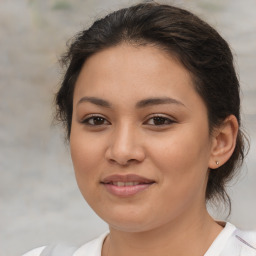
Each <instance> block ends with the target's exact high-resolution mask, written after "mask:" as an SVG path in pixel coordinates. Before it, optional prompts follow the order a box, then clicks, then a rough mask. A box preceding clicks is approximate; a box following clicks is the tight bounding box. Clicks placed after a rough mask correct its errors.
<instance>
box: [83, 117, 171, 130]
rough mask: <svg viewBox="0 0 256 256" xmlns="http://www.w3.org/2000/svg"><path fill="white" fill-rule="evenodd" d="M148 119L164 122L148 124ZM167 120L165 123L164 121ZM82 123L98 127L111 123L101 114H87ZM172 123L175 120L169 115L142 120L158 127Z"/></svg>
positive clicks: (146, 123)
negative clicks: (96, 122) (97, 122)
mask: <svg viewBox="0 0 256 256" xmlns="http://www.w3.org/2000/svg"><path fill="white" fill-rule="evenodd" d="M150 120H152V121H153V122H155V121H156V122H159V121H160V122H164V123H162V124H155V123H153V124H149V123H148V122H149V121H150ZM90 121H93V122H95V121H100V122H103V123H101V124H95V123H94V124H92V123H90ZM166 122H167V123H166ZM82 123H83V124H85V125H88V126H94V127H96V126H98V127H101V126H103V125H110V124H111V123H110V122H109V121H107V119H106V118H104V117H102V116H100V115H96V114H95V115H91V116H89V117H87V118H85V119H84V120H83V121H82ZM173 123H175V121H174V120H173V119H171V118H169V117H165V116H162V115H155V116H151V117H150V118H148V119H147V120H146V121H145V122H143V124H145V125H150V126H160V127H163V126H167V125H171V124H173Z"/></svg>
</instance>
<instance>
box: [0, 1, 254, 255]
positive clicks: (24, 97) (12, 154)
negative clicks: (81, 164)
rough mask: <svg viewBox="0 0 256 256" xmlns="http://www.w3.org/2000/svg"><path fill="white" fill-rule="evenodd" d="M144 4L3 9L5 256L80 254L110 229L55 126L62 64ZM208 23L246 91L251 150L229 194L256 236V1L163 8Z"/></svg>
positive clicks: (8, 4) (237, 215) (238, 219)
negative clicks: (76, 42)
mask: <svg viewBox="0 0 256 256" xmlns="http://www.w3.org/2000/svg"><path fill="white" fill-rule="evenodd" d="M136 2H138V1H128V0H126V1H118V0H115V1H114V0H112V1H110V0H107V1H105V0H104V1H100V0H94V1H93V0H84V1H82V0H74V1H57V0H44V1H41V0H27V1H25V0H23V1H20V0H12V1H0V46H1V47H0V113H1V118H0V150H1V151H0V200H1V201H0V256H15V255H20V254H22V253H23V252H25V251H27V250H29V249H31V248H33V247H37V246H40V245H44V244H49V243H52V242H57V241H59V240H60V241H67V242H68V243H70V244H74V245H79V244H81V243H82V242H85V241H86V240H89V239H91V238H93V237H94V236H96V235H97V234H99V233H100V232H102V231H103V230H105V229H106V228H107V226H106V224H104V223H103V222H102V221H101V220H99V218H98V217H97V216H95V214H94V213H93V212H92V211H91V210H90V209H89V207H88V206H87V204H86V203H85V202H84V200H83V198H82V196H81V195H80V193H79V191H78V189H77V187H76V183H75V179H74V175H73V171H72V165H71V160H70V157H69V150H68V146H66V145H64V143H63V137H62V136H63V135H62V133H61V129H60V128H59V127H56V126H53V125H52V121H51V120H52V109H53V108H52V100H53V94H54V92H55V91H56V88H57V86H58V79H59V77H60V69H59V68H58V64H57V58H58V56H59V55H60V54H61V53H62V52H63V51H64V49H65V42H66V40H67V39H68V38H70V37H71V36H72V35H73V34H74V33H75V32H77V31H78V30H80V29H81V28H83V27H87V26H88V25H89V24H90V23H91V22H92V21H93V20H94V18H95V17H101V16H103V15H104V14H106V13H107V12H108V11H110V10H114V9H118V8H119V7H121V6H126V5H128V4H131V3H136ZM165 2H169V3H176V4H177V5H179V6H183V7H186V8H188V9H190V10H192V11H194V12H196V13H198V14H200V16H201V17H202V18H204V19H206V20H208V21H209V22H210V23H211V24H212V25H213V26H215V27H216V28H217V29H218V30H219V31H220V32H221V33H222V35H224V37H225V38H226V39H227V40H228V41H229V42H230V44H231V46H232V49H233V50H234V52H235V55H236V62H237V69H238V71H239V72H240V80H241V85H242V89H243V96H242V101H243V118H244V123H245V125H244V126H245V127H246V129H247V131H248V132H249V134H250V136H251V151H250V154H249V156H248V158H247V161H246V163H247V166H245V167H244V168H243V174H242V175H241V177H240V180H239V182H237V183H236V184H235V185H233V186H232V187H231V188H230V194H231V197H232V200H233V213H232V215H231V217H230V219H231V221H232V222H234V223H235V224H237V225H238V226H241V227H244V228H256V218H255V216H256V203H255V197H256V186H255V184H256V173H255V167H256V158H255V156H256V145H255V142H256V129H255V128H256V107H255V99H256V72H255V71H256V61H255V60H256V19H255V9H256V2H255V1H254V0H244V1H239V0H233V1H231V0H216V1H213V0H212V1H210V0H208V1H206V0H201V1H199V0H196V1H193V3H192V1H189V0H187V1H186V0H184V1H165Z"/></svg>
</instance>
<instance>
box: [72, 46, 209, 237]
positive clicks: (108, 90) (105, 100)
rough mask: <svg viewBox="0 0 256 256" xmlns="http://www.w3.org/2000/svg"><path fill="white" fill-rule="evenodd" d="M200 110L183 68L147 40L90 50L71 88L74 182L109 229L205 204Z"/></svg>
mask: <svg viewBox="0 0 256 256" xmlns="http://www.w3.org/2000/svg"><path fill="white" fill-rule="evenodd" d="M207 120H208V119H207V109H206V106H205V104H204V102H203V100H202V99H201V98H200V96H199V95H198V94H197V93H196V91H195V90H194V87H193V85H192V80H191V77H190V74H189V73H188V71H187V70H186V69H185V68H184V67H183V66H182V65H181V64H179V63H178V62H177V61H176V60H175V59H174V58H171V57H170V56H169V55H167V54H166V53H165V52H163V51H161V50H159V49H157V48H155V47H151V46H141V47H133V46H128V45H126V44H121V45H119V46H115V47H112V48H109V49H106V50H103V51H101V52H99V53H97V54H95V55H93V56H91V57H90V58H89V59H88V60H87V61H86V62H85V64H84V66H83V68H82V70H81V73H80V75H79V77H78V80H77V82H76V86H75V91H74V105H73V119H72V128H71V135H70V147H71V155H72V160H73V164H74V169H75V174H76V178H77V183H78V186H79V188H80V190H81V192H82V194H83V196H84V198H85V199H86V201H87V202H88V203H89V205H90V206H91V207H92V208H93V210H94V211H95V212H96V213H97V214H98V215H99V216H100V217H101V218H102V219H104V220H105V221H106V222H107V223H108V224H109V225H110V227H112V228H116V229H119V230H124V231H137V232H138V231H145V230H150V229H153V228H157V227H159V226H161V225H166V224H167V223H171V222H173V221H175V220H177V219H178V218H179V219H182V218H188V217H189V216H190V217H191V218H193V214H194V215H198V214H200V211H203V210H205V189H206V184H207V177H208V164H209V161H210V158H211V148H212V143H211V137H210V136H209V127H208V121H207Z"/></svg>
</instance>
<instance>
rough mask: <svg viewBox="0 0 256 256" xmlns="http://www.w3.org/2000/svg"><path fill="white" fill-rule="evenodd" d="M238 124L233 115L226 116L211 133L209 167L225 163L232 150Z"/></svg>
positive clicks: (212, 167)
mask: <svg viewBox="0 0 256 256" xmlns="http://www.w3.org/2000/svg"><path fill="white" fill-rule="evenodd" d="M238 129H239V125H238V122H237V119H236V117H235V116H234V115H230V116H228V117H227V118H226V119H225V120H224V121H223V123H222V124H221V125H220V126H219V127H218V128H216V129H215V131H214V134H213V141H212V149H211V156H210V159H209V168H210V169H217V168H219V167H220V166H221V165H223V164H225V163H226V162H227V161H228V159H229V158H230V157H231V155H232V154H233V152H234V149H235V146H236V138H237V133H238Z"/></svg>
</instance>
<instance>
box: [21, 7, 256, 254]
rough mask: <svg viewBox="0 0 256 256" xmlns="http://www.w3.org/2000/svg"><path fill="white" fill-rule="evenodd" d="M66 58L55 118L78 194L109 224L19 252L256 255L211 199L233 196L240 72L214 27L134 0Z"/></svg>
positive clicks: (238, 156) (240, 151) (254, 241)
mask: <svg viewBox="0 0 256 256" xmlns="http://www.w3.org/2000/svg"><path fill="white" fill-rule="evenodd" d="M63 63H64V64H65V65H66V66H67V70H66V73H65V76H64V79H63V82H62V84H61V88H60V90H59V92H58V93H57V97H56V104H57V109H58V118H60V120H61V121H63V123H64V124H65V127H66V130H67V138H68V140H69V142H70V149H71V156H72V161H73V165H74V170H75V174H76V179H77V183H78V186H79V188H80V190H81V193H82V195H83V196H84V198H85V200H86V201H87V202H88V203H89V205H90V206H91V207H92V209H93V210H94V211H95V212H96V213H97V214H98V215H99V216H100V217H101V218H102V219H103V220H104V221H106V222H107V223H108V224H109V232H107V233H105V234H103V235H102V236H100V237H99V238H98V239H96V240H93V241H91V242H89V243H87V244H85V245H83V246H82V247H80V248H79V249H77V250H75V252H73V251H72V250H70V251H68V250H64V252H59V253H58V252H57V251H58V248H53V249H51V248H47V247H46V248H44V247H42V248H38V249H36V250H34V251H31V252H30V253H28V254H26V256H31V255H57V254H58V255H64V254H65V253H69V254H67V255H75V256H82V255H90V256H100V255H102V256H116V255H118V256H126V255H140V256H142V255H147V256H150V255H191V256H193V255H195V256H196V255H205V256H213V255H214V256H217V255H225V256H229V255H232V256H236V255H244V256H245V255H256V248H255V247H256V236H255V233H250V232H242V231H240V230H238V229H237V228H236V227H235V226H234V225H232V224H230V223H224V222H217V221H215V220H214V219H213V218H212V217H211V216H210V215H209V213H208V212H207V209H206V203H207V202H208V201H212V200H214V201H215V202H216V200H217V201H218V202H219V201H221V200H223V201H224V202H226V203H227V205H228V206H230V202H229V197H228V195H227V194H226V191H225V185H226V183H227V181H229V180H230V179H231V177H232V176H233V175H234V172H235V170H236V168H237V167H238V166H239V165H240V164H241V162H242V160H243V158H244V142H243V134H242V132H241V130H240V98H239V82H238V79H237V76H236V73H235V70H234V66H233V58H232V53H231V51H230V49H229V47H228V44H227V43H226V41H225V40H224V39H223V38H222V37H221V36H220V35H219V34H218V33H217V32H216V31H215V30H214V29H213V28H211V27H210V26H209V25H208V24H206V23H205V22H203V21H202V20H200V19H199V18H198V17H196V16H195V15H193V14H191V13H189V12H188V11H185V10H182V9H179V8H176V7H173V6H169V5H160V4H157V3H145V4H138V5H136V6H132V7H130V8H126V9H121V10H119V11H117V12H114V13H111V14H109V15H108V16H106V17H105V18H103V19H101V20H98V21H96V22H95V23H94V24H93V25H92V26H91V28H89V29H88V30H85V31H82V32H81V33H80V34H78V36H77V37H76V38H75V40H74V41H73V43H72V45H71V46H70V48H69V50H68V52H67V54H66V56H64V57H63ZM71 251H72V252H71ZM72 253H73V254H72ZM65 255H66V254H65Z"/></svg>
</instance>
